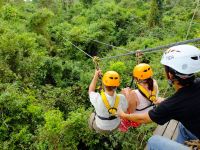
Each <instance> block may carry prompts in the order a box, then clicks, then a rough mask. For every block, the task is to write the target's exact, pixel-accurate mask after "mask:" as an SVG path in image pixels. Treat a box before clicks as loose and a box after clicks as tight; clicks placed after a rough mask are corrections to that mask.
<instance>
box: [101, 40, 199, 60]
mask: <svg viewBox="0 0 200 150" xmlns="http://www.w3.org/2000/svg"><path fill="white" fill-rule="evenodd" d="M197 41H200V38H195V39H190V40H186V41H181V42H176V43H172V44H168V45H162V46H158V47H155V48H147V49H144V50H141V52H142V53H146V52H154V51H158V50H160V49H166V48H169V47H172V46H177V45H181V44H187V43H193V42H197ZM136 52H137V51H131V52H129V53H125V54H121V55H116V56H110V57H104V58H100V59H101V60H105V59H114V58H118V57H122V56H128V55H133V54H135V53H136Z"/></svg>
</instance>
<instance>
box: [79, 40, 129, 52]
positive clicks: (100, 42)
mask: <svg viewBox="0 0 200 150" xmlns="http://www.w3.org/2000/svg"><path fill="white" fill-rule="evenodd" d="M79 37H81V38H84V39H88V40H90V41H94V42H96V43H99V44H103V45H106V46H110V47H112V48H116V49H120V50H124V51H127V52H130V51H131V50H128V49H126V48H122V47H117V46H114V45H112V44H108V43H105V42H102V41H98V40H96V39H91V38H87V37H83V36H79Z"/></svg>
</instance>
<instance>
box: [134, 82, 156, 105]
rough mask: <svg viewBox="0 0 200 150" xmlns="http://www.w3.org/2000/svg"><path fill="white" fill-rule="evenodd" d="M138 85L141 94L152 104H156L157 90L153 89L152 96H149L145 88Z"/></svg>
mask: <svg viewBox="0 0 200 150" xmlns="http://www.w3.org/2000/svg"><path fill="white" fill-rule="evenodd" d="M136 84H137V87H138V90H139V92H140V93H141V94H142V95H143V96H144V97H146V98H147V99H148V100H149V101H150V102H151V103H152V102H154V101H156V90H155V88H154V89H153V91H152V92H151V94H149V92H148V91H147V90H146V89H145V88H144V87H143V86H141V85H140V84H138V83H136Z"/></svg>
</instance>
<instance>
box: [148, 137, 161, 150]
mask: <svg viewBox="0 0 200 150" xmlns="http://www.w3.org/2000/svg"><path fill="white" fill-rule="evenodd" d="M161 138H162V137H161V136H159V135H153V136H152V137H151V138H149V140H148V143H147V146H148V150H151V149H152V148H153V147H157V146H156V145H157V144H159V143H158V142H159V141H160V139H161Z"/></svg>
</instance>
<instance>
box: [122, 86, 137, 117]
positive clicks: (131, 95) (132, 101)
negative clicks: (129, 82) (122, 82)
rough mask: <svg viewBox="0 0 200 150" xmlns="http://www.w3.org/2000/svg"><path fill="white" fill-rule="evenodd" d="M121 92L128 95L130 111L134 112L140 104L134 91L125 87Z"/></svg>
mask: <svg viewBox="0 0 200 150" xmlns="http://www.w3.org/2000/svg"><path fill="white" fill-rule="evenodd" d="M121 93H122V94H123V95H124V96H125V97H126V99H127V102H128V109H127V111H128V112H129V113H133V112H134V111H135V109H136V107H137V105H138V98H137V95H136V94H135V92H134V91H132V90H131V89H130V88H125V89H123V90H122V91H121Z"/></svg>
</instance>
